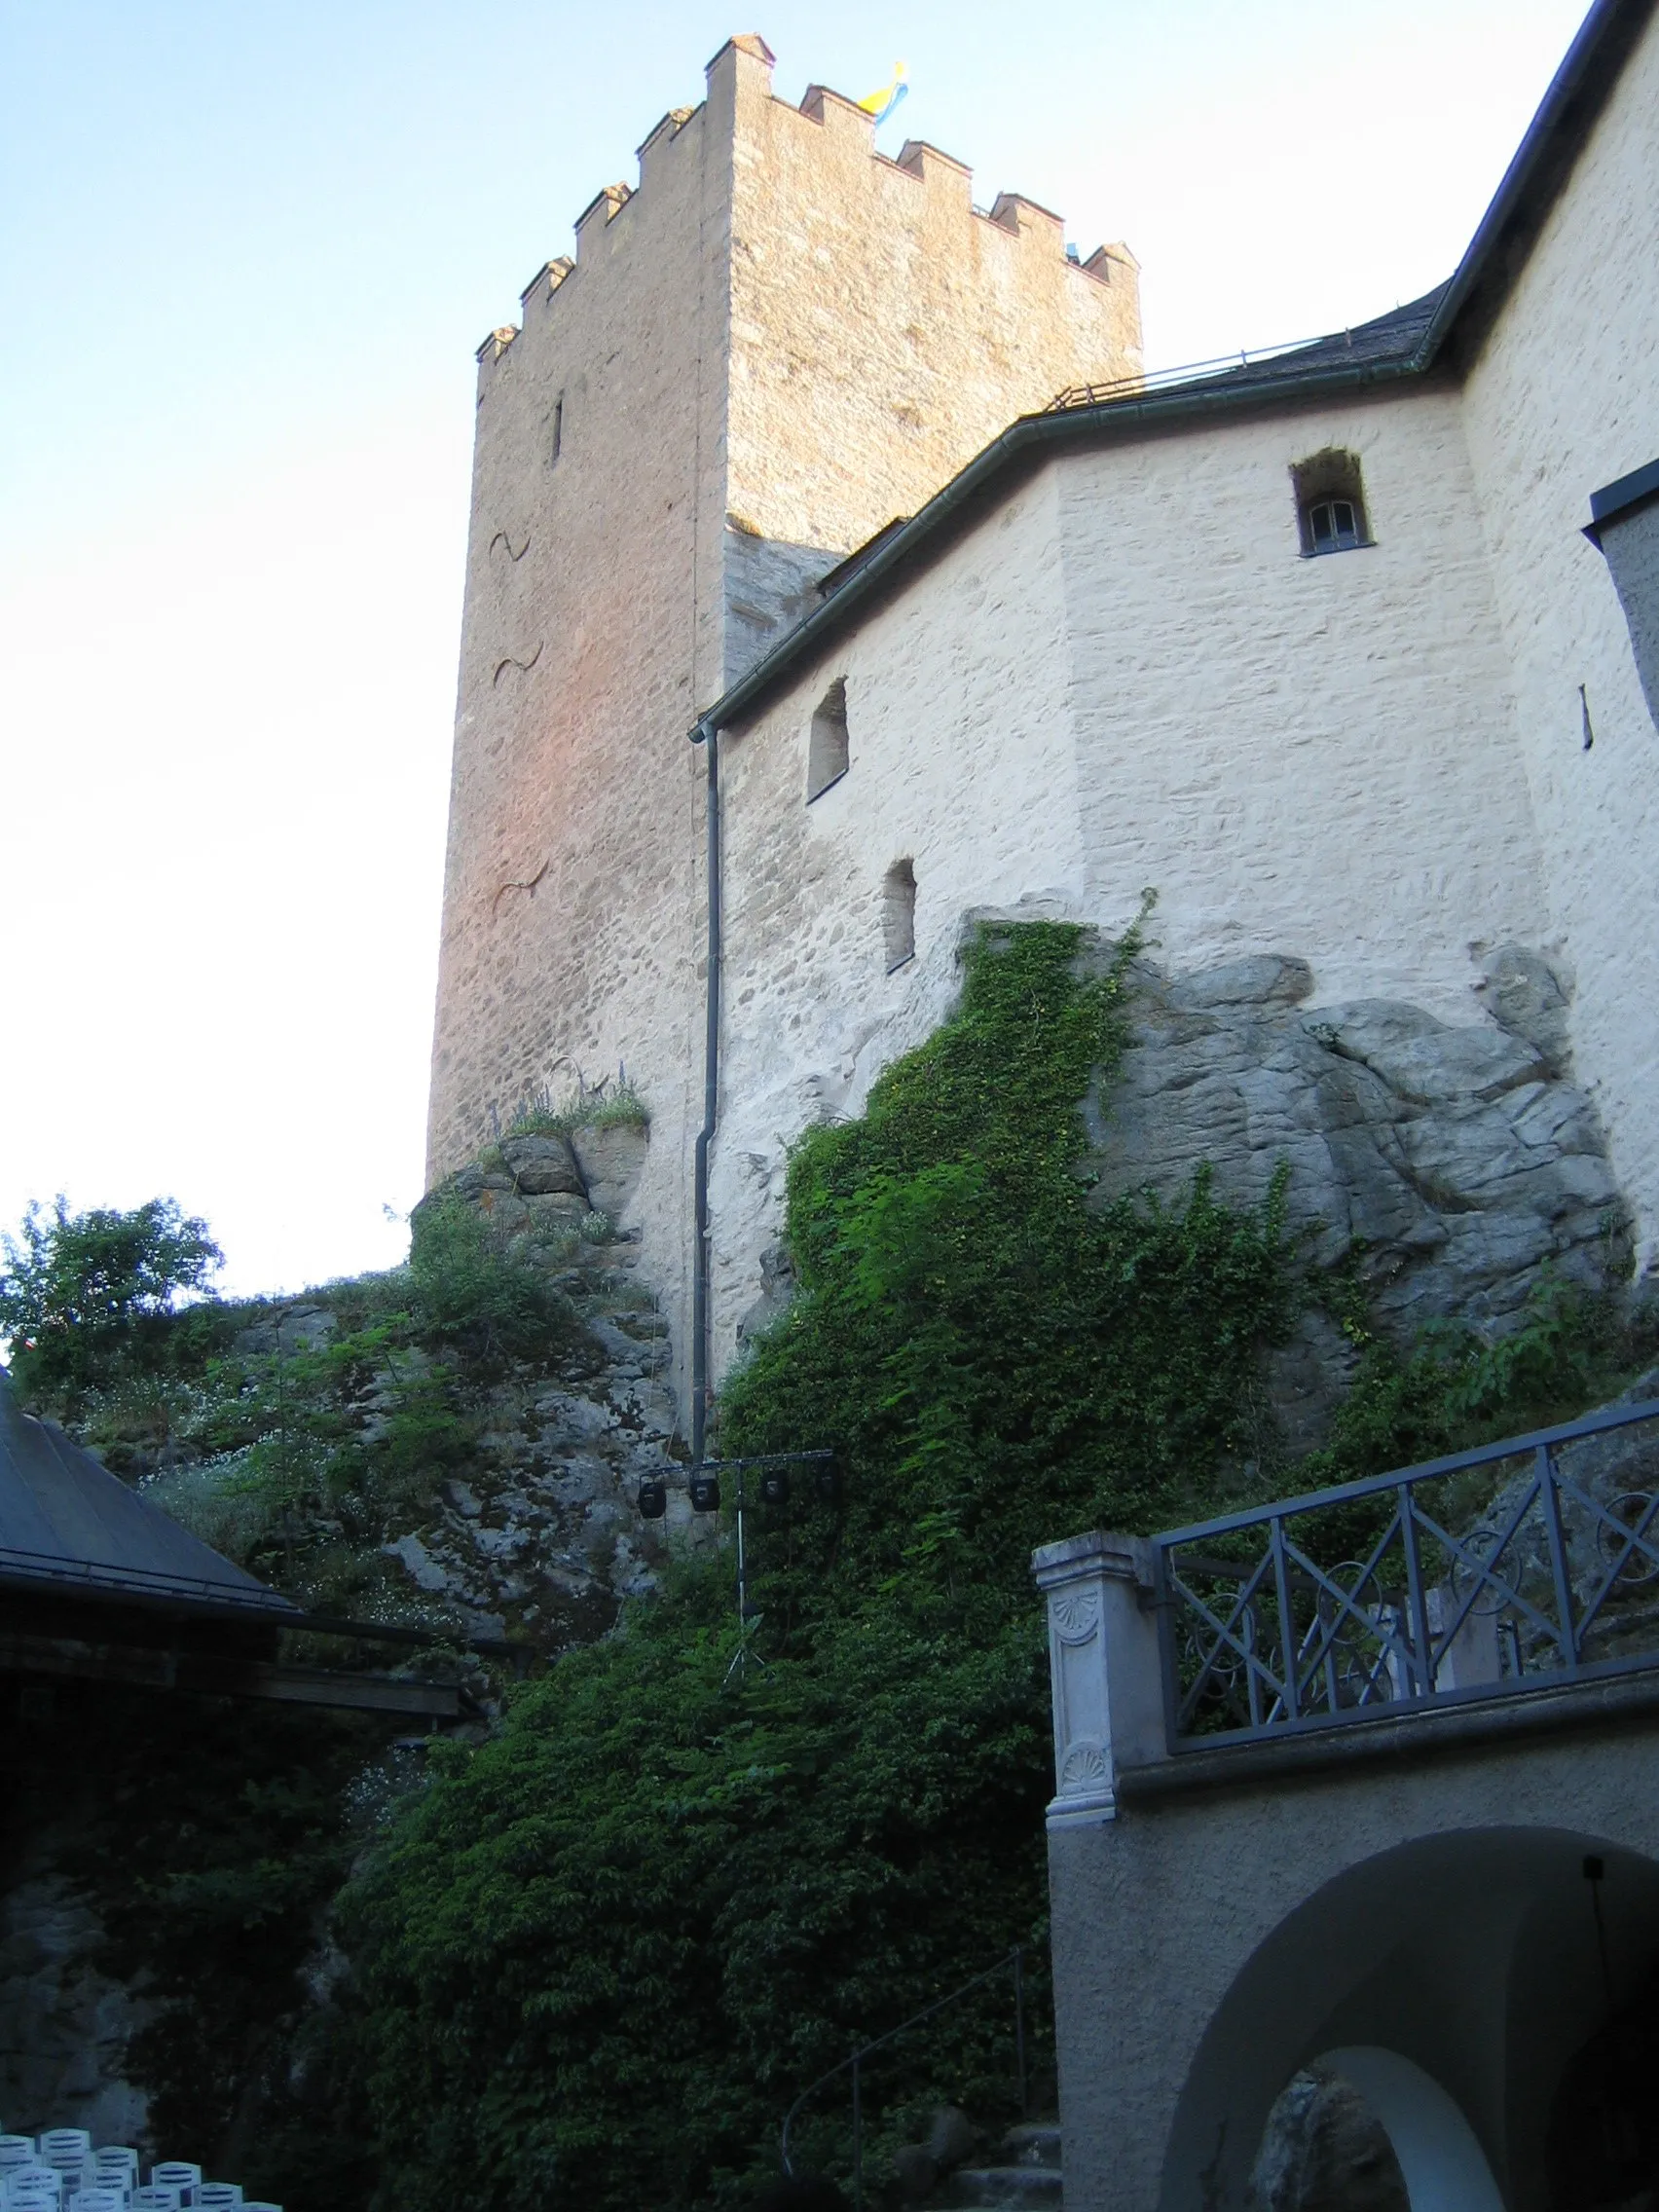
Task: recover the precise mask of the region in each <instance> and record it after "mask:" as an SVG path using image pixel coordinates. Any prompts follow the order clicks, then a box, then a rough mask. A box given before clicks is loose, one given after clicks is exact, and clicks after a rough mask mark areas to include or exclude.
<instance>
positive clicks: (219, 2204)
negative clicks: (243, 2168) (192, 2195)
mask: <svg viewBox="0 0 1659 2212" xmlns="http://www.w3.org/2000/svg"><path fill="white" fill-rule="evenodd" d="M241 2200H242V2193H241V2183H240V2181H204V2182H200V2183H199V2184H198V2185H197V2190H196V2212H235V2207H236V2206H237V2205H239V2204H240V2202H241Z"/></svg>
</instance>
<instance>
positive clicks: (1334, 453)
mask: <svg viewBox="0 0 1659 2212" xmlns="http://www.w3.org/2000/svg"><path fill="white" fill-rule="evenodd" d="M1290 480H1291V483H1292V485H1293V486H1294V488H1295V492H1296V526H1297V532H1298V535H1299V536H1300V538H1301V542H1302V552H1303V557H1304V558H1305V559H1308V560H1311V559H1312V558H1313V557H1314V556H1315V555H1317V554H1323V553H1353V552H1356V551H1357V550H1358V549H1359V548H1360V547H1361V546H1363V545H1371V544H1374V543H1375V542H1376V540H1375V539H1374V538H1373V537H1372V535H1371V525H1370V522H1369V520H1368V519H1367V516H1366V509H1365V484H1364V480H1363V478H1362V476H1361V474H1360V466H1359V456H1358V454H1356V453H1348V452H1346V451H1345V450H1344V449H1343V448H1341V447H1339V446H1327V447H1326V449H1325V451H1324V452H1323V453H1316V454H1312V455H1310V456H1309V459H1308V460H1307V461H1296V462H1294V463H1293V464H1292V467H1291V471H1290Z"/></svg>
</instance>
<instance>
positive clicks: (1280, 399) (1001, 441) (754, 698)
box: [686, 355, 1419, 745]
mask: <svg viewBox="0 0 1659 2212" xmlns="http://www.w3.org/2000/svg"><path fill="white" fill-rule="evenodd" d="M1417 374H1419V362H1418V360H1417V359H1416V356H1415V355H1413V356H1407V357H1404V358H1395V359H1391V360H1387V359H1385V360H1368V361H1365V362H1363V363H1357V364H1354V365H1353V366H1346V365H1344V366H1338V367H1320V368H1318V369H1315V370H1311V371H1310V372H1309V374H1308V376H1306V377H1304V378H1295V377H1287V376H1284V375H1282V374H1281V375H1279V376H1276V377H1272V376H1269V375H1267V374H1265V373H1264V374H1263V375H1262V376H1261V377H1260V378H1258V379H1251V378H1246V377H1244V376H1242V375H1240V376H1239V377H1238V379H1237V380H1236V381H1233V382H1214V383H1205V384H1203V385H1199V386H1185V387H1175V388H1173V389H1171V390H1165V391H1159V392H1149V393H1147V394H1146V395H1145V396H1144V397H1141V398H1135V397H1133V396H1132V395H1131V396H1129V397H1125V398H1123V399H1114V400H1109V401H1106V402H1105V403H1103V404H1102V405H1100V406H1098V407H1078V408H1071V409H1068V410H1066V411H1065V412H1063V413H1059V414H1050V413H1046V414H1041V415H1021V416H1019V417H1017V418H1016V419H1015V421H1014V422H1013V423H1011V424H1009V426H1008V428H1007V429H1006V430H1004V431H1002V432H1001V433H1000V434H999V435H998V436H997V437H995V438H993V439H992V440H991V442H990V444H989V445H988V446H986V447H984V448H983V450H982V451H981V452H979V453H977V454H976V455H975V457H974V459H973V460H972V461H969V463H968V465H967V466H966V467H965V468H963V469H961V470H959V471H958V473H957V474H956V475H955V476H953V477H952V478H951V479H950V481H949V483H948V484H946V485H944V486H942V487H941V489H940V491H938V492H936V493H935V494H934V497H933V498H931V499H930V500H929V501H928V503H927V505H926V506H924V507H920V508H918V509H917V511H916V512H915V514H913V515H912V516H911V517H910V519H909V520H908V522H906V523H904V524H903V525H902V526H901V527H900V528H898V529H896V530H893V531H892V533H891V535H887V536H886V537H885V538H884V541H883V542H881V543H880V544H878V545H877V546H876V547H875V549H874V550H873V551H872V552H871V553H870V555H869V557H868V558H867V560H864V561H862V562H860V563H859V564H858V565H857V566H856V567H854V569H853V571H852V572H851V574H850V575H849V576H848V577H847V580H846V582H845V583H843V584H842V585H841V586H840V587H839V589H837V590H835V591H834V592H832V593H831V594H830V596H829V597H828V598H826V599H825V601H824V603H823V605H822V606H820V607H816V608H813V609H812V611H811V612H810V613H809V614H807V615H804V616H803V617H802V619H801V620H800V621H799V622H797V623H796V624H795V626H794V628H793V630H790V631H787V632H786V633H785V635H784V636H783V637H782V638H780V639H779V641H778V643H777V644H776V645H774V646H773V647H772V648H771V650H770V651H769V652H767V653H764V654H763V655H762V656H761V658H760V659H759V660H757V661H756V664H755V666H754V667H753V668H752V669H750V670H749V671H748V673H747V674H746V675H744V676H741V677H740V678H739V679H738V681H737V682H735V683H734V684H732V685H731V686H730V688H729V689H727V690H726V691H724V692H722V694H721V695H720V697H719V699H717V700H716V701H715V703H714V705H713V706H711V707H709V708H706V709H705V710H704V712H703V713H702V714H701V715H699V716H698V718H697V719H696V721H695V722H694V723H693V725H692V727H691V728H690V730H689V731H688V732H687V733H686V734H687V735H688V737H689V738H690V740H691V742H692V744H694V745H695V744H700V743H701V741H702V740H703V739H704V738H705V737H706V736H707V735H708V733H709V732H710V731H711V730H719V729H727V728H729V727H730V726H731V724H732V723H733V722H735V721H738V720H739V719H742V718H743V717H744V716H746V715H748V714H751V713H752V712H754V710H755V709H756V707H758V706H759V705H760V704H761V703H762V701H763V700H764V699H765V698H766V697H767V696H768V695H769V694H770V693H771V692H772V691H774V690H775V689H776V688H777V687H778V685H779V684H781V683H782V682H784V681H785V679H786V678H787V677H789V676H790V675H791V674H792V673H793V671H794V670H795V669H796V668H797V667H799V666H800V665H801V663H803V662H805V661H807V660H810V659H811V658H812V657H813V655H814V654H816V653H817V652H819V651H820V650H822V649H823V647H824V646H826V645H828V644H829V643H830V641H831V639H833V638H834V637H835V636H837V635H838V634H839V632H840V631H841V630H842V629H844V628H845V627H846V625H847V623H848V622H849V621H850V620H851V619H852V617H853V616H854V615H855V614H856V613H857V612H858V611H859V610H860V609H861V608H863V607H864V606H865V605H866V602H868V601H869V600H871V599H872V598H875V597H877V596H879V595H880V594H881V593H882V592H883V591H884V589H885V587H886V586H887V584H888V583H889V582H890V581H891V579H892V578H893V577H894V576H895V575H896V574H897V572H898V571H900V570H901V569H902V568H904V567H905V566H907V565H908V564H909V562H910V561H912V560H913V559H915V558H916V557H917V556H918V554H920V553H921V552H922V551H923V549H924V548H926V547H927V546H928V545H929V543H930V541H931V540H933V539H934V538H936V537H939V536H940V535H942V534H944V533H945V532H946V531H948V530H949V529H950V528H951V527H952V526H953V525H954V524H955V523H956V522H957V521H958V520H959V519H960V517H961V515H962V513H963V510H964V509H966V508H968V507H970V506H971V505H972V504H973V503H974V502H975V501H976V500H977V498H980V497H981V496H982V495H984V494H985V493H987V492H988V491H989V490H990V489H991V487H992V486H993V484H995V483H996V482H997V481H998V480H1000V479H1001V478H1002V477H1003V476H1004V475H1005V474H1009V473H1012V472H1013V471H1014V469H1015V468H1018V467H1022V466H1031V465H1034V464H1035V463H1036V462H1037V461H1040V460H1042V459H1044V458H1046V454H1047V450H1048V449H1062V448H1065V447H1068V446H1080V445H1088V444H1095V443H1115V442H1116V441H1117V438H1118V436H1120V435H1124V434H1129V433H1132V432H1133V431H1136V430H1148V429H1159V428H1161V427H1163V426H1164V425H1165V424H1184V423H1189V422H1203V421H1205V420H1208V419H1211V418H1214V417H1218V416H1226V415H1233V414H1238V413H1242V412H1244V411H1245V410H1246V409H1248V408H1253V407H1271V406H1274V405H1283V404H1286V403H1291V404H1304V403H1306V402H1308V401H1309V400H1315V399H1320V398H1324V397H1327V396H1330V395H1334V394H1336V393H1338V392H1351V391H1353V390H1355V389H1363V388H1367V387H1373V386H1378V385H1385V384H1392V383H1397V382H1399V381H1400V380H1401V379H1402V378H1405V377H1408V376H1414V375H1417Z"/></svg>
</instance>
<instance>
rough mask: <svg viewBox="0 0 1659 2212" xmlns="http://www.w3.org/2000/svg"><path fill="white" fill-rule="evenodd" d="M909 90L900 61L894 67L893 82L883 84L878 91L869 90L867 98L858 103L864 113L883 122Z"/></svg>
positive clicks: (878, 121)
mask: <svg viewBox="0 0 1659 2212" xmlns="http://www.w3.org/2000/svg"><path fill="white" fill-rule="evenodd" d="M909 90H910V88H909V86H908V85H907V84H906V83H905V81H904V64H903V62H902V61H901V62H898V63H897V64H896V65H895V67H894V71H893V82H892V83H891V84H890V85H883V86H882V88H881V90H880V92H871V93H870V95H869V97H868V98H867V99H863V100H860V102H859V105H860V107H862V108H863V109H864V111H865V113H866V115H868V116H873V117H874V119H875V121H876V122H877V123H885V122H886V121H887V118H888V117H889V116H890V115H891V114H892V113H893V110H894V109H895V108H896V107H897V106H898V105H899V102H900V101H901V100H902V99H903V97H904V94H905V93H906V92H908V91H909Z"/></svg>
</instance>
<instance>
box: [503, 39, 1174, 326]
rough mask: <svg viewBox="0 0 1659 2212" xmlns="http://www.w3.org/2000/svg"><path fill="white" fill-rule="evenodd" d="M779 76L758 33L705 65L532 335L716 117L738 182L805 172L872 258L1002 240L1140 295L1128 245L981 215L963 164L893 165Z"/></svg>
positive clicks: (916, 147) (995, 213)
mask: <svg viewBox="0 0 1659 2212" xmlns="http://www.w3.org/2000/svg"><path fill="white" fill-rule="evenodd" d="M774 66H775V56H774V55H773V53H772V50H771V48H770V47H769V46H768V45H767V44H766V42H765V40H764V39H763V38H761V37H759V36H758V35H757V34H756V33H747V34H743V35H740V36H738V37H734V38H731V39H728V40H727V41H726V43H725V45H724V46H722V47H721V48H720V50H719V53H718V54H716V55H714V57H713V58H712V59H711V60H710V62H709V63H708V65H707V69H706V71H705V75H706V78H707V81H708V92H707V96H706V98H705V99H704V100H703V101H702V102H701V103H700V104H699V105H698V106H696V107H676V108H671V109H670V110H669V111H668V113H667V114H666V115H664V116H663V117H662V118H661V119H660V120H659V121H658V122H657V123H656V124H655V125H654V126H653V128H652V129H650V130H649V131H648V132H647V133H646V135H645V138H644V140H643V141H642V142H641V144H640V145H639V146H638V148H637V149H636V161H637V163H638V169H639V182H638V183H637V184H634V185H630V184H626V183H617V184H610V185H607V186H606V187H605V189H604V190H603V191H602V192H599V193H597V194H596V195H595V197H594V198H593V199H592V200H590V201H589V202H588V203H587V205H586V206H585V207H584V208H583V209H582V211H581V212H580V214H579V215H578V216H577V217H576V220H575V225H574V232H575V253H574V256H573V257H572V256H570V255H559V256H557V257H555V258H554V259H553V260H551V261H549V262H547V263H545V264H544V265H543V267H542V268H540V269H538V270H537V271H536V273H535V276H533V277H532V278H531V280H530V282H529V283H528V284H527V285H526V286H525V288H524V291H523V292H522V293H521V294H520V302H521V307H522V308H523V311H524V313H525V316H526V318H527V327H528V317H529V315H530V313H531V312H532V310H533V309H535V310H541V311H545V310H546V309H548V308H549V307H550V306H551V304H552V301H553V296H554V294H555V293H556V292H558V291H559V290H560V289H561V288H562V287H563V286H564V285H565V284H566V283H567V282H568V281H569V280H570V279H571V277H572V276H580V275H581V273H582V272H583V271H584V270H586V269H588V268H590V267H592V266H593V265H595V263H596V261H597V260H599V259H601V258H603V259H604V260H610V259H612V258H614V255H615V252H616V250H617V248H618V245H619V243H620V242H621V241H619V240H617V239H616V238H615V237H614V236H612V235H611V227H612V225H613V224H614V223H615V222H616V220H617V218H618V217H619V216H621V215H622V214H623V213H624V211H625V210H627V209H629V208H630V207H632V206H633V205H634V204H635V203H639V202H640V201H641V200H642V198H643V196H645V195H649V194H651V193H653V192H655V191H660V190H676V189H679V188H680V185H681V181H682V180H681V179H679V178H677V177H675V176H674V174H673V165H674V162H675V156H676V152H677V149H678V148H679V147H680V144H681V142H682V140H683V139H684V137H685V134H686V131H687V129H688V127H689V126H691V125H693V124H701V125H702V126H703V127H704V128H705V129H707V128H708V127H709V122H710V119H711V117H712V118H714V119H715V127H716V129H717V132H718V134H719V138H720V139H721V140H722V142H724V143H725V147H726V152H727V155H728V158H729V159H730V161H731V163H732V165H733V168H734V174H742V173H743V172H745V171H749V172H753V170H754V168H755V166H756V164H760V165H762V166H764V167H765V168H767V169H769V170H775V169H776V168H777V167H778V166H779V164H780V162H782V163H784V164H786V165H787V166H789V167H790V168H791V169H792V170H793V171H794V176H793V180H792V181H793V184H794V185H795V187H796V188H797V189H798V188H799V186H800V183H801V176H802V169H803V165H804V167H805V168H806V169H807V170H810V171H812V172H815V175H816V185H817V189H816V190H815V191H814V193H813V195H812V196H813V197H814V198H815V199H818V200H820V201H823V202H826V203H833V204H834V205H835V206H836V207H837V208H838V210H839V212H840V213H841V214H842V215H843V216H848V215H851V216H855V217H858V218H859V219H861V220H862V221H863V222H864V223H865V225H866V231H867V234H868V237H869V243H870V249H871V250H872V251H879V250H880V240H879V232H880V231H881V229H882V228H883V227H886V226H891V225H898V226H901V227H902V228H903V229H915V230H918V231H919V232H920V233H922V234H923V236H924V237H925V239H926V240H927V242H928V243H929V246H930V248H931V249H933V250H935V251H940V250H950V249H952V248H954V250H955V251H956V252H957V254H958V256H959V258H960V259H961V260H963V261H966V262H969V263H973V262H974V261H976V260H977V257H978V255H979V254H980V252H981V251H982V247H981V246H977V245H976V244H975V243H974V242H973V240H974V239H975V237H976V236H977V237H978V238H980V239H981V240H989V239H991V238H994V239H996V240H1007V241H1011V242H1012V243H1013V245H1014V247H1015V248H1016V249H1017V250H1018V251H1020V252H1021V253H1023V254H1026V255H1031V256H1034V257H1039V258H1041V259H1042V260H1044V261H1046V262H1048V263H1051V264H1052V265H1053V266H1054V267H1055V268H1056V269H1058V270H1060V271H1062V272H1063V273H1064V274H1063V276H1062V277H1061V281H1062V282H1073V281H1075V282H1078V283H1083V284H1088V285H1092V284H1097V283H1107V284H1119V285H1123V284H1124V283H1128V284H1130V285H1132V284H1133V282H1134V279H1135V275H1136V271H1137V268H1138V265H1137V264H1136V262H1135V260H1134V257H1133V255H1132V254H1130V253H1129V251H1128V249H1127V248H1126V247H1125V246H1123V245H1121V244H1113V245H1105V246H1097V247H1096V248H1095V249H1094V251H1093V252H1092V253H1090V254H1089V255H1088V256H1087V258H1085V257H1083V256H1081V255H1080V254H1079V253H1078V252H1077V250H1076V249H1075V248H1073V247H1068V245H1067V243H1066V239H1065V223H1064V219H1063V218H1062V217H1061V216H1059V215H1057V214H1055V213H1054V211H1053V210H1052V209H1051V208H1049V207H1045V206H1043V205H1042V204H1041V203H1039V202H1037V201H1035V200H1030V199H1027V198H1026V197H1025V195H1024V194H1022V193H1018V192H999V193H998V194H997V195H996V197H995V199H994V201H993V202H992V203H991V205H990V207H989V208H984V207H980V206H977V205H975V203H974V200H973V177H974V172H973V170H972V168H970V166H968V164H967V163H965V162H962V161H959V160H957V158H956V157H955V156H954V155H952V154H947V153H945V152H943V151H942V150H941V149H940V147H937V146H934V145H931V144H930V143H928V142H927V141H926V140H924V139H906V140H905V141H904V143H903V146H902V147H901V148H900V150H899V153H898V155H897V156H890V155H887V154H884V153H881V152H880V151H878V150H877V147H876V144H875V122H874V119H873V117H871V116H870V115H868V114H867V113H866V111H865V109H863V108H862V107H861V106H860V105H859V103H858V102H857V101H856V100H854V99H852V98H850V97H849V96H848V95H847V94H846V93H844V92H836V91H835V90H834V89H833V88H832V87H830V86H828V85H819V84H813V85H809V86H808V87H807V89H806V92H805V93H804V94H803V95H802V97H801V100H800V102H799V104H798V106H795V105H792V104H791V103H790V102H789V101H787V100H784V99H780V98H779V97H778V96H777V95H776V94H775V93H774V92H772V89H771V88H772V72H773V68H774ZM865 164H867V165H868V166H867V169H866V168H865V167H864V165H865ZM901 179H902V180H903V186H902V187H901V190H902V191H903V190H909V191H914V190H915V188H917V187H919V188H920V195H921V203H920V204H919V205H918V204H914V203H906V202H905V201H904V200H903V199H902V198H900V199H896V198H894V197H893V196H892V195H891V194H889V193H887V191H886V189H885V188H886V187H887V185H889V184H898V182H899V180H901ZM861 203H862V204H861ZM602 240H603V241H604V242H605V247H606V251H605V254H604V256H603V257H601V256H600V254H599V250H598V249H599V246H600V243H601V241H602ZM992 250H993V251H994V250H996V249H995V248H994V247H993V248H992ZM510 343H511V341H510V339H504V338H503V337H502V334H501V332H500V331H499V330H498V331H493V332H492V333H491V334H490V336H489V337H488V338H487V339H486V340H485V341H484V343H483V345H482V346H481V347H480V348H479V349H478V359H479V362H480V365H481V366H482V367H484V368H490V367H493V366H494V365H495V364H496V363H497V362H498V361H499V360H500V359H501V357H502V355H503V354H504V353H505V351H506V349H507V346H508V345H509V344H510Z"/></svg>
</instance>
